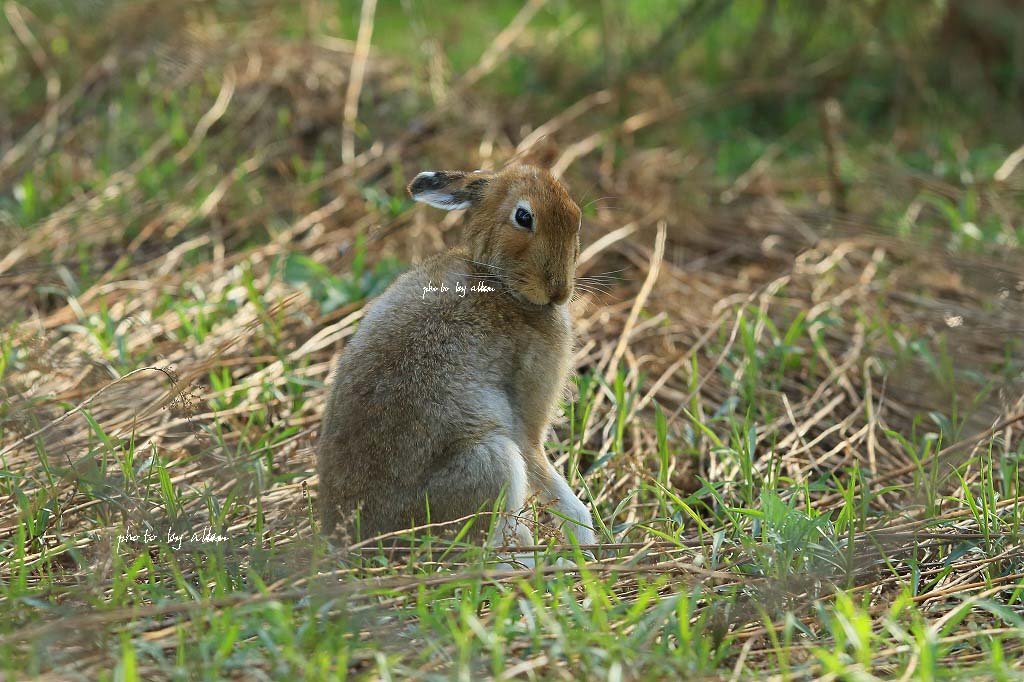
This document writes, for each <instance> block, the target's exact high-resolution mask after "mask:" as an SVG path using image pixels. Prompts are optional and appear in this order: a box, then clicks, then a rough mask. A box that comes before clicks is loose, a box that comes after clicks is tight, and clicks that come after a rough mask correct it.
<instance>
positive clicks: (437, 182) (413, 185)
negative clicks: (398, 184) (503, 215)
mask: <svg viewBox="0 0 1024 682" xmlns="http://www.w3.org/2000/svg"><path fill="white" fill-rule="evenodd" d="M490 179H491V174H490V173H482V172H480V171H477V172H474V173H466V172H463V171H425V172H423V173H420V174H419V175H417V176H416V177H415V178H413V179H412V182H410V183H409V196H411V197H412V198H413V201H420V202H422V203H424V204H430V205H431V206H434V207H435V208H443V209H445V210H446V211H455V210H458V209H460V208H469V207H470V206H472V205H474V204H475V203H477V202H478V201H480V199H482V198H483V196H484V193H485V192H486V191H487V183H489V182H490Z"/></svg>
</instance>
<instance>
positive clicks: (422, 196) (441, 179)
mask: <svg viewBox="0 0 1024 682" xmlns="http://www.w3.org/2000/svg"><path fill="white" fill-rule="evenodd" d="M409 194H410V195H411V196H412V198H413V199H414V200H416V201H421V202H423V203H426V204H430V205H431V206H435V207H437V208H443V209H446V210H449V211H451V210H456V209H463V208H468V209H470V213H469V224H468V225H467V227H466V233H465V234H466V246H467V247H468V249H469V252H470V254H471V256H470V257H471V258H472V259H473V260H474V261H476V262H477V263H478V264H479V265H482V266H483V267H485V268H486V269H487V270H488V271H489V272H490V274H493V275H495V276H497V277H498V278H500V279H501V281H502V282H503V283H504V284H505V285H506V286H507V287H508V288H509V290H510V291H511V292H512V293H513V294H514V295H515V296H516V297H517V298H520V299H523V300H526V301H528V302H530V303H533V304H535V305H547V304H549V303H555V304H562V303H565V302H566V301H567V300H568V299H569V297H570V296H571V295H572V290H573V280H574V277H575V272H576V259H577V257H578V256H579V253H580V220H581V217H582V213H581V212H580V209H579V207H578V206H577V205H576V203H575V202H574V201H573V200H572V198H571V197H570V196H569V193H568V192H567V191H566V189H565V187H563V186H562V184H561V183H560V182H559V181H558V180H556V179H555V177H554V176H552V175H551V174H550V173H549V172H547V171H546V170H543V169H541V168H537V167H534V166H527V165H523V164H516V165H512V166H508V167H507V168H504V169H503V170H501V171H498V172H495V173H487V172H480V171H476V172H473V173H467V172H464V171H428V172H424V173H420V174H419V175H417V176H416V177H415V178H414V179H413V181H412V182H411V183H410V184H409Z"/></svg>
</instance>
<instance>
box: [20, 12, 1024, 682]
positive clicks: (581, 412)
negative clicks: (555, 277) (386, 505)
mask: <svg viewBox="0 0 1024 682" xmlns="http://www.w3.org/2000/svg"><path fill="white" fill-rule="evenodd" d="M826 5H827V7H818V6H817V5H813V6H812V5H810V4H807V5H803V4H801V3H785V2H777V3H772V2H765V3H760V2H747V1H746V0H732V1H729V0H725V1H720V0H716V1H713V2H704V3H675V2H667V1H665V2H662V1H660V0H659V1H657V2H649V3H584V2H573V1H570V0H551V1H550V2H539V1H538V2H532V3H528V4H526V5H523V3H521V2H519V1H518V0H517V1H511V0H509V1H507V2H506V1H504V0H503V1H502V2H497V3H487V5H486V6H484V4H472V3H470V4H466V5H461V4H460V5H458V6H456V5H454V4H441V3H433V4H430V5H428V4H426V3H420V2H409V3H405V2H403V3H383V2H382V3H379V6H378V7H377V11H376V15H375V19H374V22H375V25H374V33H373V39H372V40H373V50H372V51H371V53H370V56H369V59H368V62H367V70H366V76H365V80H364V85H363V88H362V91H361V95H360V107H359V112H358V117H357V124H356V126H355V128H354V131H353V132H354V133H355V151H356V156H355V158H354V159H353V160H350V161H346V160H344V159H343V158H342V154H341V149H342V127H343V123H342V121H343V115H342V112H343V110H344V97H345V92H346V89H347V84H348V79H349V76H350V74H351V72H352V70H353V64H354V62H355V61H356V60H357V59H358V57H357V56H356V53H357V50H356V49H355V45H354V43H353V41H354V40H355V39H356V36H357V32H358V26H359V16H360V13H361V11H362V3H356V2H349V1H346V2H339V3H328V2H317V1H315V0H309V1H307V2H303V3H295V4H294V6H292V5H291V4H287V5H286V4H285V3H232V2H195V3H169V4H168V3H153V2H149V1H148V0H134V1H133V2H129V3H110V2H94V3H82V4H76V5H67V4H66V3H53V2H45V1H39V2H34V3H14V2H11V3H7V4H5V5H4V9H5V12H4V19H5V20H3V21H0V90H2V91H3V92H5V93H8V95H7V96H5V101H4V106H3V107H2V110H0V290H2V293H3V296H4V299H5V302H4V304H3V305H0V325H2V326H0V499H2V506H0V510H2V511H0V614H2V615H3V617H2V618H0V670H2V671H3V672H2V674H3V675H4V676H5V677H10V678H11V679H27V678H44V679H46V678H53V679H75V678H84V679H111V680H113V679H117V680H135V679H224V678H240V679H281V678H286V677H301V678H303V679H310V680H318V679H324V680H328V679H331V680H333V679H405V678H411V679H466V680H475V679H486V678H495V679H519V678H522V679H609V680H634V679H635V680H641V679H666V678H667V679H675V678H683V679H691V678H709V679H723V680H724V679H749V678H753V677H768V678H771V679H779V680H798V679H844V680H855V679H856V680H861V679H876V678H879V679H889V678H899V679H906V680H911V679H916V680H938V679H973V678H984V679H1020V678H1022V677H1024V667H1022V664H1021V661H1022V660H1024V655H1022V654H1024V621H1022V619H1024V604H1022V600H1024V580H1022V578H1024V554H1022V552H1021V542H1022V539H1021V533H1022V521H1024V508H1022V505H1024V492H1022V491H1021V488H1020V483H1021V481H1020V467H1021V461H1022V459H1024V445H1022V443H1024V440H1022V438H1021V428H1022V426H1021V424H1022V421H1021V420H1022V419H1024V416H1022V415H1024V401H1022V395H1024V391H1022V386H1024V361H1022V357H1024V356H1022V353H1021V351H1022V344H1021V339H1020V320H1021V319H1022V313H1024V310H1022V305H1021V288H1020V287H1021V284H1020V282H1022V281H1024V271H1022V268H1021V265H1020V263H1021V262H1022V261H1021V258H1020V256H1021V249H1022V239H1024V220H1022V216H1024V210H1022V209H1024V205H1022V200H1021V199H1022V196H1024V195H1022V193H1021V187H1022V185H1021V180H1020V178H1021V173H1022V172H1024V170H1021V169H1016V170H1015V171H1011V172H1010V173H1009V174H1008V175H1006V176H1005V177H1004V176H1003V175H1000V172H1001V171H1000V169H1004V168H1006V167H1007V164H1008V163H1009V161H1008V159H1012V158H1013V157H1012V155H1013V153H1014V150H1015V149H1016V148H1017V146H1018V145H1019V144H1020V140H1021V139H1024V121H1021V119H1020V117H1019V106H1017V103H1019V97H1020V93H1021V90H1020V83H1021V82H1022V81H1021V76H1022V74H1021V71H1020V63H1019V60H1016V58H1015V57H1014V56H1013V54H1014V53H1013V52H1012V50H1011V51H1010V52H1008V53H1007V54H1002V55H1000V54H999V53H998V49H996V48H993V50H992V51H988V52H986V51H984V50H981V51H979V50H978V49H977V47H976V45H974V44H973V43H972V42H971V41H970V40H969V39H967V38H964V37H963V36H964V35H967V34H968V33H969V32H968V33H957V32H956V31H955V30H953V29H955V28H956V25H957V24H956V23H955V22H956V21H961V22H962V21H968V20H969V19H964V17H963V16H961V15H959V14H958V13H957V11H953V10H952V9H951V3H940V2H925V3H916V4H910V3H873V2H854V3H826ZM972 6H976V7H982V6H985V7H988V8H989V11H991V12H996V13H997V12H998V7H999V6H1000V2H999V0H985V2H979V3H978V4H977V5H972ZM958 11H959V10H958ZM972 11H976V10H972ZM517 17H518V19H517ZM520 19H521V20H522V21H520ZM986 21H987V22H988V23H981V24H978V26H981V29H979V30H984V31H994V33H992V34H991V35H989V34H986V35H989V37H988V38H987V40H988V44H990V45H996V46H998V45H1000V44H1002V43H999V42H998V40H997V38H998V36H999V35H1002V33H1001V31H1004V30H1006V31H1008V30H1010V29H1003V28H1002V27H1003V26H1009V25H1010V24H1011V23H1012V22H1005V21H999V20H998V19H995V20H993V19H992V18H991V17H989V18H988V19H987V20H986ZM950 27H952V28H950ZM943 31H952V33H948V32H947V33H943ZM503 32H504V33H503ZM499 35H504V37H505V38H507V39H508V41H507V42H504V43H502V44H504V48H503V49H500V50H489V48H490V46H491V45H492V44H493V43H492V41H493V40H494V39H495V37H496V36H499ZM943 36H945V37H943ZM958 36H959V38H958ZM993 36H995V37H993ZM1007 44H1009V45H1013V44H1014V43H1013V42H1012V41H1010V42H1009V43H1007ZM905 46H913V50H910V51H908V49H907V48H906V47H905ZM993 55H995V56H993ZM993 60H995V61H993ZM594 93H603V94H599V95H595V94H594ZM1015 98H1017V99H1015ZM830 100H831V101H833V102H834V103H833V104H830V103H829V102H830ZM836 107H838V109H836ZM829 111H831V112H833V113H835V112H836V111H838V112H839V117H838V119H836V118H835V117H832V118H830V116H831V114H829V113H828V112H829ZM541 126H546V127H545V130H547V131H548V136H547V137H546V138H544V139H542V140H540V141H539V142H538V143H537V144H535V145H533V146H532V148H530V149H527V150H523V149H518V147H520V146H521V145H524V140H528V139H529V138H527V136H528V135H529V134H530V133H531V132H532V131H534V130H537V129H538V128H540V127H541ZM517 153H525V154H526V155H527V157H528V158H530V157H532V156H536V158H541V159H543V158H546V157H550V158H552V159H554V163H555V165H556V166H557V167H559V168H562V169H563V170H564V174H565V175H564V177H565V180H566V181H567V183H568V185H569V186H570V188H571V189H572V190H573V193H574V195H575V196H576V197H577V198H578V199H579V203H580V205H581V206H583V207H584V214H585V216H586V220H585V221H584V226H583V246H584V250H585V253H586V249H587V247H588V246H590V245H594V244H598V245H600V248H598V249H597V250H596V251H593V252H592V255H590V256H589V258H588V259H587V260H586V261H585V262H583V263H582V264H581V268H580V275H581V276H586V277H588V278H590V279H588V280H585V283H583V284H582V286H581V287H580V291H579V294H580V295H579V297H578V300H577V301H576V302H575V303H574V304H573V308H572V310H573V317H574V321H575V329H576V333H577V339H578V343H577V349H578V350H577V354H576V356H575V368H576V377H575V378H574V380H573V385H572V387H571V389H572V390H571V392H570V394H568V395H567V396H566V397H565V400H564V401H563V405H562V407H563V409H562V410H561V415H560V417H559V418H558V419H557V420H556V422H555V424H554V428H553V430H552V432H551V435H550V442H549V443H548V444H547V449H548V453H549V455H550V456H551V457H552V459H553V460H554V461H555V462H556V463H557V465H558V466H559V467H560V468H562V469H563V470H564V471H565V472H566V474H567V477H568V478H569V480H570V484H571V485H572V486H573V488H574V489H576V490H580V491H581V497H582V499H584V500H585V501H586V502H587V503H588V504H589V505H590V507H591V508H592V509H593V511H594V513H595V520H596V522H597V525H598V528H597V530H598V535H599V537H600V540H601V546H600V547H595V548H593V549H594V550H595V553H596V555H597V556H596V557H594V558H593V559H591V558H590V557H588V556H586V555H584V554H583V552H582V550H581V549H580V548H578V547H573V546H568V545H560V544H558V539H557V538H558V536H557V534H555V533H554V532H553V531H554V529H553V527H552V524H553V522H554V521H556V520H557V519H552V518H550V515H545V514H543V513H542V514H541V516H540V519H541V521H540V523H538V525H537V526H536V528H535V530H536V533H535V541H536V543H537V544H536V545H535V547H533V548H532V551H534V552H536V553H537V554H538V556H539V557H540V558H541V559H543V560H542V561H541V562H540V564H541V567H540V568H538V569H537V570H510V569H507V568H502V567H500V566H499V565H498V564H499V561H500V558H499V557H498V556H497V554H496V553H495V552H494V551H493V550H487V549H484V548H481V547H477V546H475V545H473V544H471V543H467V542H464V541H462V540H461V538H458V537H457V538H456V539H454V540H452V539H450V538H449V539H443V538H442V537H440V535H439V534H438V533H436V532H435V531H436V529H433V528H420V529H411V530H410V531H408V532H407V533H405V534H403V536H402V537H401V538H400V539H401V541H402V542H401V546H400V547H399V548H391V547H385V546H384V544H383V543H382V542H381V541H380V539H375V538H357V539H356V540H358V542H355V544H352V545H350V546H348V547H336V546H331V545H328V544H327V543H326V542H325V541H324V540H323V538H322V537H321V536H319V535H318V533H317V519H316V515H315V513H314V509H315V501H316V495H317V480H316V476H315V472H314V471H315V468H314V457H313V453H312V450H311V445H312V443H313V442H314V439H315V437H316V432H317V427H318V424H319V422H320V418H321V415H322V410H323V406H324V398H325V395H326V385H325V384H326V382H327V380H328V376H329V370H330V362H331V358H332V356H333V355H334V354H335V353H336V352H337V351H338V350H339V349H340V348H342V347H343V346H344V344H345V343H346V341H347V339H348V338H349V337H350V336H351V334H352V333H353V332H354V330H355V328H356V326H357V325H358V324H359V318H360V313H361V310H362V308H363V306H364V305H365V303H366V302H367V300H369V299H371V298H372V297H373V296H375V295H377V294H378V293H380V291H382V290H383V288H384V287H386V286H387V284H388V283H389V282H390V281H391V280H392V279H393V278H394V277H395V276H397V274H398V273H399V272H401V271H402V270H403V269H404V268H406V267H408V265H409V264H411V263H414V262H417V261H418V260H420V259H422V258H424V257H425V256H427V255H429V254H431V253H434V252H436V251H438V250H440V249H442V248H444V246H445V245H448V244H451V243H453V242H454V241H456V240H457V238H458V226H459V220H458V218H457V217H456V218H455V219H454V220H451V219H446V218H444V217H443V216H440V215H438V214H436V213H435V212H431V211H430V210H429V209H425V208H423V207H415V208H414V207H413V206H412V204H411V202H410V201H409V200H408V199H407V198H406V197H405V194H404V184H405V182H407V181H408V179H409V178H411V177H413V176H414V175H415V173H416V172H418V171H420V170H424V169H427V168H433V167H457V168H482V167H494V166H497V165H500V164H502V163H504V162H505V161H507V160H508V159H510V158H512V157H513V156H515V155H516V154H517ZM996 176H999V177H1001V178H1003V179H996ZM623 228H628V229H625V230H624V229H623ZM581 282H584V281H583V280H581ZM539 511H541V512H543V511H544V510H539ZM493 522H494V515H493V514H492V513H491V512H490V510H482V511H481V513H480V514H479V515H477V517H475V518H471V519H466V520H464V521H462V522H461V523H463V524H485V525H486V524H490V523H493ZM560 557H561V558H564V559H570V560H573V561H575V563H576V566H575V567H574V566H571V565H566V564H565V563H564V562H562V563H561V564H559V563H557V559H558V558H560Z"/></svg>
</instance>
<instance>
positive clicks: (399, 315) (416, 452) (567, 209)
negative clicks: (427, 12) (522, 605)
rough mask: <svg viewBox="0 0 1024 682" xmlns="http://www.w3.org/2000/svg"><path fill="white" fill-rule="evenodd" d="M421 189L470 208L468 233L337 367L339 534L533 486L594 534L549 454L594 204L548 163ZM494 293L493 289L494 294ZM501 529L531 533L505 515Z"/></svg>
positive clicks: (362, 334)
mask: <svg viewBox="0 0 1024 682" xmlns="http://www.w3.org/2000/svg"><path fill="white" fill-rule="evenodd" d="M408 190H409V194H410V195H411V196H412V198H413V199H414V200H416V201H420V202H424V203H427V204H430V205H431V206H436V207H438V208H444V209H448V210H453V209H463V208H466V209H469V210H470V212H469V215H468V225H467V227H466V233H465V234H466V239H465V242H464V244H463V245H461V246H459V247H456V248H454V249H451V250H450V251H448V252H446V253H443V254H439V255H437V256H434V257H432V258H430V259H428V260H426V261H425V262H424V263H422V264H421V265H419V266H417V267H414V268H413V269H412V270H411V271H409V272H406V273H405V274H403V275H402V276H401V277H399V278H398V279H397V280H396V281H395V282H394V283H393V284H392V285H391V286H390V287H388V289H387V290H386V291H385V292H384V293H383V294H382V295H381V296H380V297H379V298H378V299H377V300H376V301H374V302H373V303H372V304H371V305H370V306H369V308H368V309H367V311H366V313H365V315H364V317H363V320H362V322H361V323H360V325H359V329H358V330H357V332H356V334H355V335H354V336H353V337H352V339H351V341H350V342H349V343H348V345H347V346H346V347H345V349H344V351H343V352H342V354H341V356H340V358H339V359H338V362H337V366H336V368H335V373H334V380H333V387H332V390H331V395H330V399H329V401H328V404H327V408H326V411H325V412H324V420H323V425H322V429H321V435H320V440H319V443H318V444H317V470H318V472H319V475H320V491H319V499H320V515H321V521H322V525H323V530H324V531H325V532H327V533H330V532H332V531H334V530H335V529H336V527H337V526H338V525H339V524H344V525H345V526H346V528H347V529H348V531H349V532H350V533H351V532H352V531H353V530H354V529H355V528H354V525H355V524H354V519H355V518H356V516H357V515H356V514H355V513H354V512H355V511H356V510H357V509H359V510H360V512H359V515H358V518H359V534H360V535H361V536H362V537H363V538H367V537H371V536H373V535H376V534H380V533H385V532H389V531H393V530H398V529H402V528H407V527H410V526H411V525H412V524H419V523H424V522H425V521H426V520H427V518H428V516H427V515H428V512H427V509H428V505H429V519H430V521H432V522H438V521H447V520H452V519H456V518H459V517H463V516H467V515H470V514H473V513H475V512H477V511H479V510H481V509H484V510H486V509H490V508H491V507H490V505H491V504H492V503H493V501H496V500H497V499H498V498H499V497H500V495H501V493H502V492H503V491H504V493H505V505H504V508H505V511H507V512H515V511H516V510H518V509H520V508H521V507H523V505H524V504H525V502H526V501H527V499H528V497H530V496H531V495H533V494H534V493H537V494H538V501H539V502H542V503H546V502H549V501H554V505H553V508H554V509H555V510H556V511H557V512H558V513H559V514H560V515H562V516H564V517H565V518H567V519H569V520H570V521H569V522H566V523H565V524H564V525H563V531H571V532H572V534H573V535H575V537H576V539H577V541H578V542H580V543H581V544H591V543H593V542H594V533H593V530H592V527H591V525H592V520H591V516H590V512H589V511H588V510H587V508H586V506H585V505H584V504H583V503H582V502H580V501H579V500H578V499H576V496H575V495H574V494H573V492H572V490H571V489H570V488H569V485H568V484H567V483H566V481H565V479H564V478H563V477H562V475H561V474H560V473H559V472H558V471H556V470H555V468H554V466H553V465H552V464H551V463H550V462H549V461H548V459H547V457H546V456H545V454H544V451H543V447H542V445H543V439H544V434H545V431H546V430H547V428H548V426H549V424H550V422H551V419H552V416H553V412H554V410H555V407H556V403H557V400H558V396H559V394H560V393H561V391H562V390H563V388H564V386H565V382H566V378H567V375H568V373H569V369H570V367H569V362H570V355H571V347H572V330H571V328H570V323H569V312H568V306H567V301H568V300H569V297H570V295H571V294H572V291H573V279H574V273H575V269H576V258H577V257H578V256H579V228H580V218H581V213H580V209H579V207H577V206H576V204H575V203H574V202H573V201H572V199H571V198H570V197H569V194H568V192H567V191H566V190H565V188H564V187H563V186H562V185H561V184H560V183H559V182H558V181H557V180H556V179H555V178H554V177H553V176H552V175H551V174H550V173H548V172H547V171H545V170H542V169H539V168H535V167H533V166H526V165H513V166H510V167H507V168H505V169H504V170H502V171H500V172H496V173H484V172H474V173H465V172H461V171H454V172H453V171H437V172H426V173H420V174H419V175H417V176H416V177H415V179H413V181H412V183H410V185H409V188H408ZM488 289H489V290H488ZM496 531H497V532H496V533H495V535H494V536H493V537H492V541H494V542H496V543H497V544H503V543H504V542H506V541H512V542H514V543H515V544H521V545H522V544H532V538H531V536H530V533H529V530H528V529H527V528H526V527H525V526H524V525H522V524H519V523H516V522H515V521H514V520H513V521H510V520H509V518H508V515H503V516H502V519H501V521H500V522H499V523H498V525H497V526H496Z"/></svg>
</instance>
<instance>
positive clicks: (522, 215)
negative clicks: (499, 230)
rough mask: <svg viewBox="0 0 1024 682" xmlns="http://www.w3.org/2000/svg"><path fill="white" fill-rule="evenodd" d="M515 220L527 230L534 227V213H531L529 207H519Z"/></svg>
mask: <svg viewBox="0 0 1024 682" xmlns="http://www.w3.org/2000/svg"><path fill="white" fill-rule="evenodd" d="M515 220H516V225H518V226H519V227H524V228H526V229H527V230H532V229H533V214H532V213H530V211H529V209H526V208H524V207H522V206H520V207H518V208H517V209H516V214H515Z"/></svg>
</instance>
